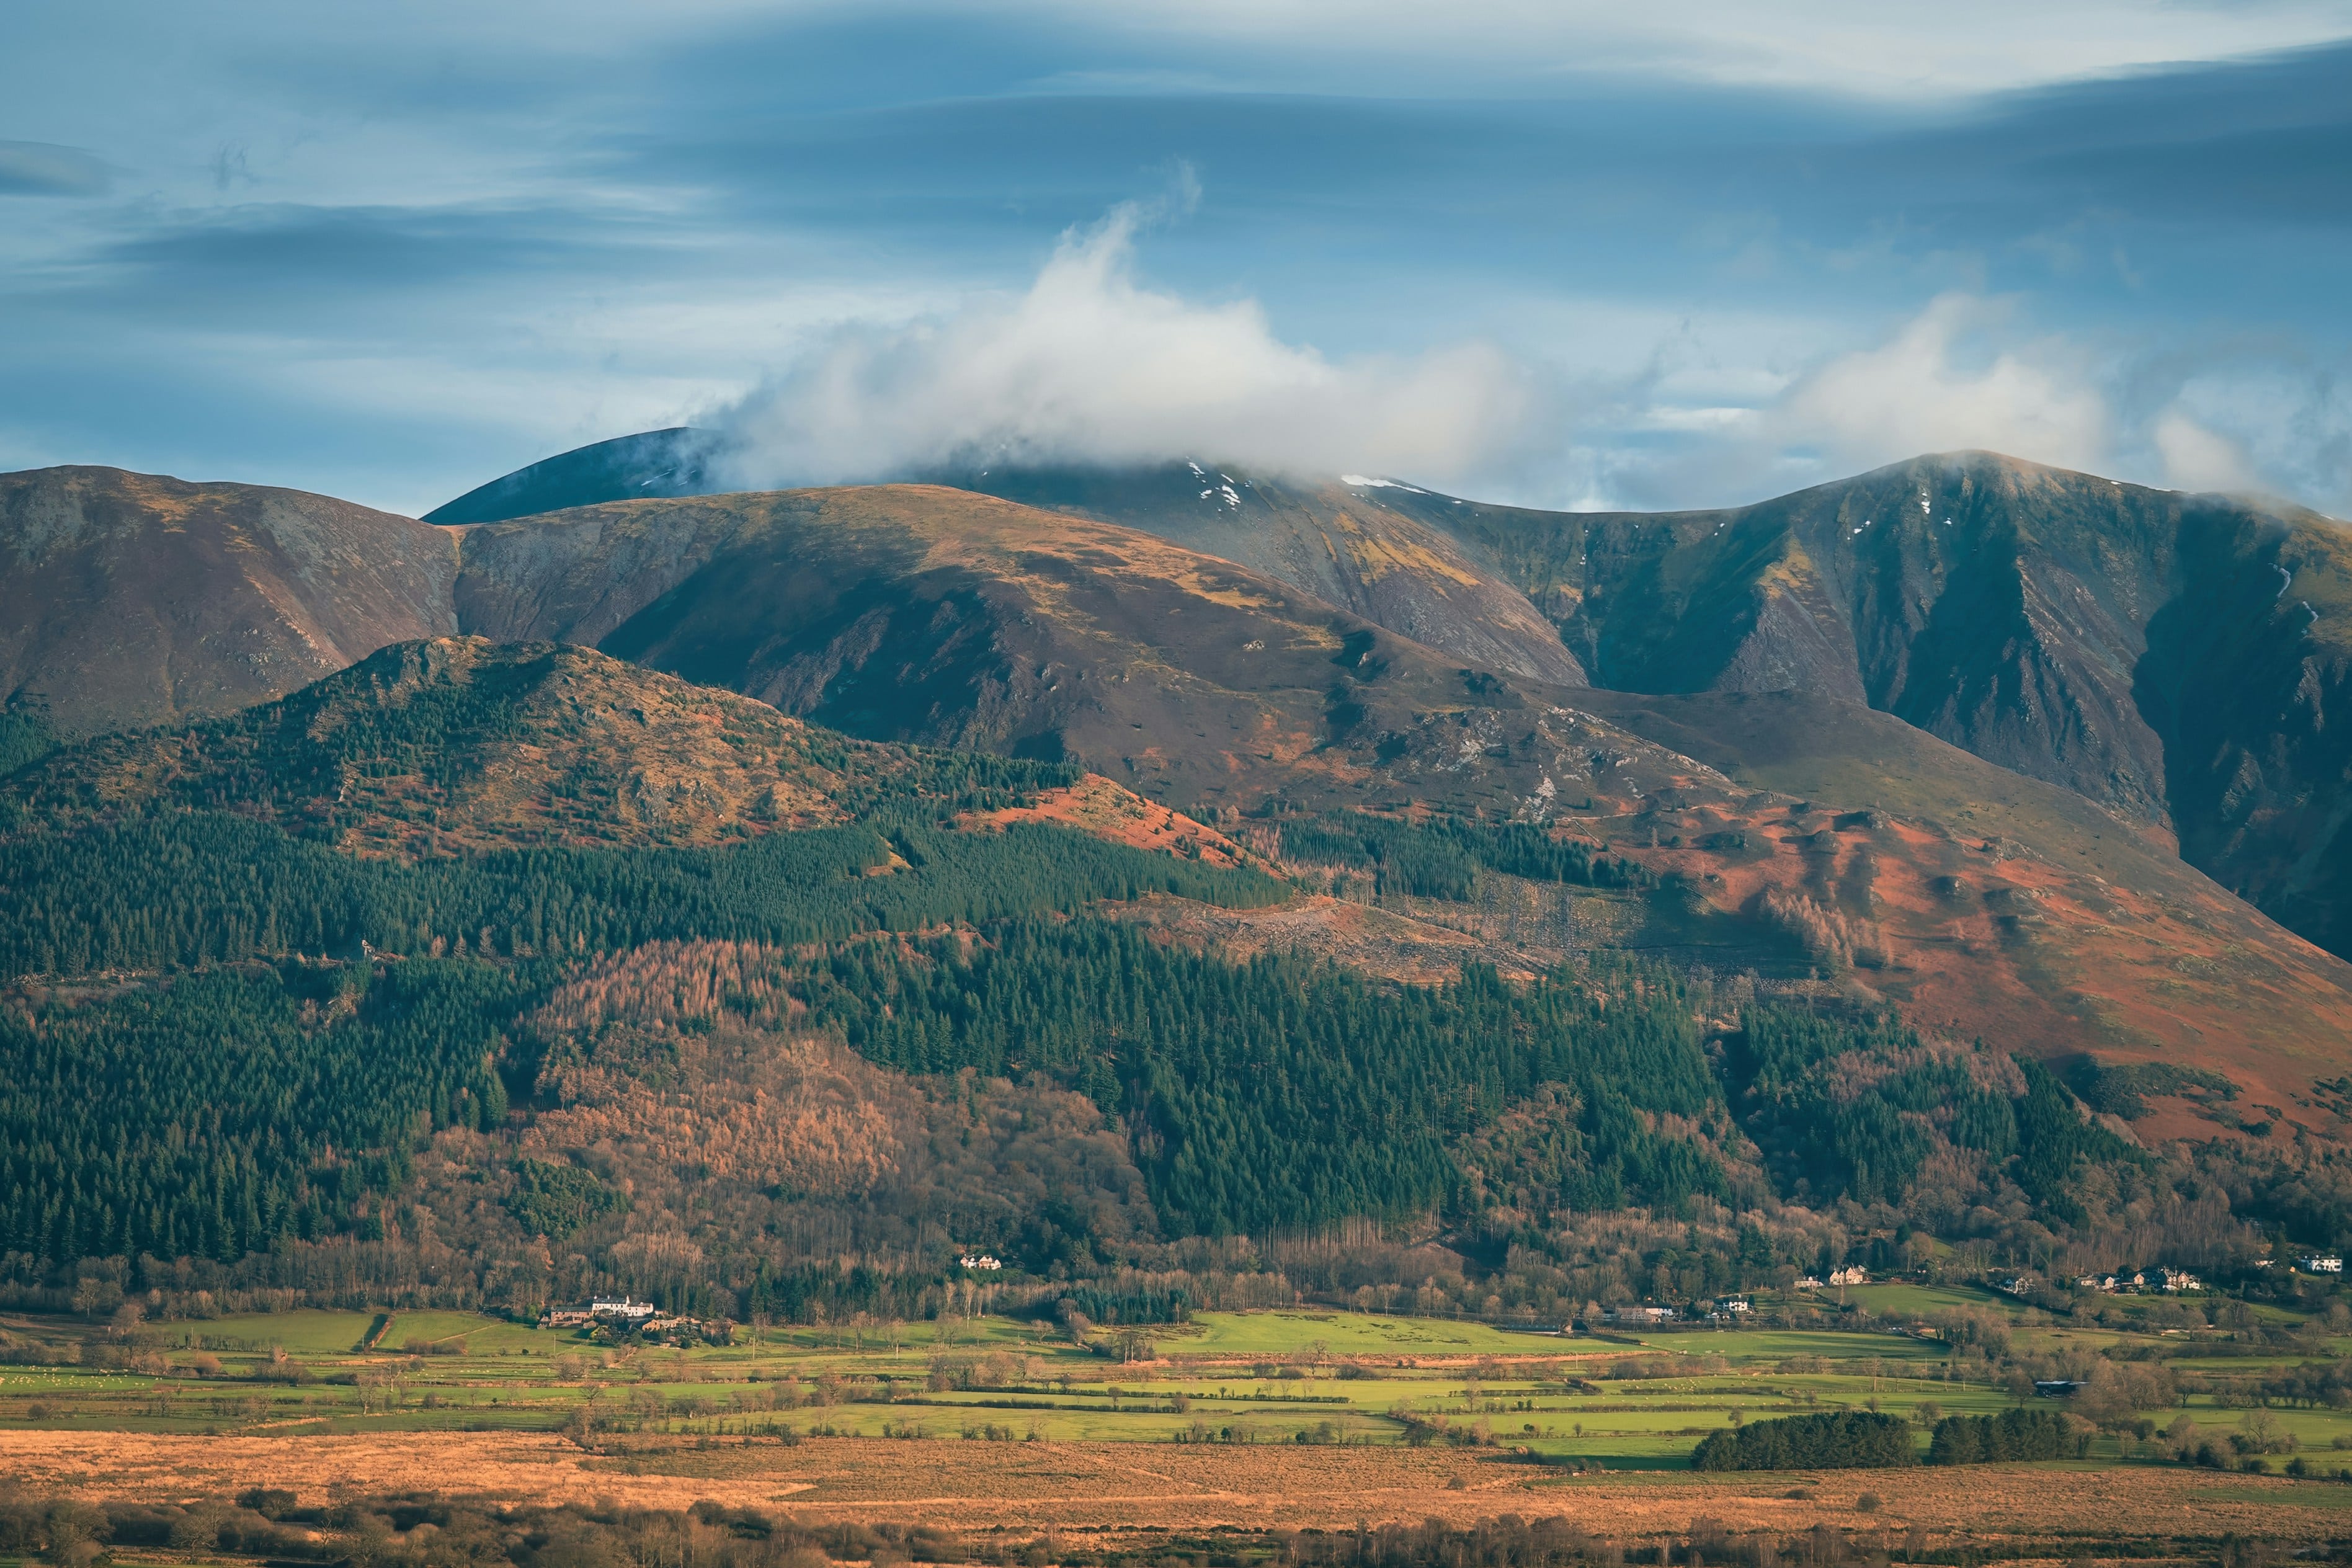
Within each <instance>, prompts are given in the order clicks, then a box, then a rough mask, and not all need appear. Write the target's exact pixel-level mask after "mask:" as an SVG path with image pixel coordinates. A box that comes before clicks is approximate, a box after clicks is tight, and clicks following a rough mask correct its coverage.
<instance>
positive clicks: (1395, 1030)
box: [802, 921, 1724, 1235]
mask: <svg viewBox="0 0 2352 1568" xmlns="http://www.w3.org/2000/svg"><path fill="white" fill-rule="evenodd" d="M990 934H991V937H992V941H990V942H988V943H987V944H985V945H982V946H979V947H977V948H974V949H972V950H971V951H969V952H967V951H966V949H965V946H964V944H963V943H961V942H958V941H956V940H954V939H942V940H940V941H935V942H925V943H919V944H915V945H913V946H908V945H905V944H895V943H894V944H889V945H887V946H885V945H882V944H876V943H861V944H856V945H854V946H851V947H848V948H845V949H843V950H840V951H837V952H835V953H834V954H833V955H832V956H831V957H830V958H829V959H828V960H826V961H824V963H821V964H818V965H815V966H813V967H812V968H811V969H810V970H809V971H808V973H806V975H805V976H804V978H803V982H802V984H803V987H804V994H805V995H806V998H807V1001H808V1005H809V1008H810V1013H811V1016H812V1017H813V1018H814V1020H815V1021H817V1022H820V1023H824V1024H829V1025H832V1026H836V1027H839V1028H840V1029H841V1030H842V1031H843V1033H844V1035H845V1037H846V1038H847V1039H848V1041H849V1043H850V1044H851V1045H852V1046H853V1047H856V1049H857V1050H858V1051H860V1052H861V1053H863V1054H864V1055H865V1056H866V1057H867V1058H870V1059H872V1060H874V1061H877V1062H879V1063H882V1064H884V1065H886V1066H888V1067H894V1068H902V1069H904V1070H906V1071H909V1072H923V1073H938V1072H950V1071H954V1070H957V1069H959V1068H974V1069H977V1070H978V1071H980V1072H982V1073H986V1074H990V1075H996V1076H1008V1077H1013V1076H1019V1075H1022V1074H1024V1073H1029V1072H1044V1073H1046V1074H1049V1075H1051V1076H1052V1077H1053V1078H1055V1079H1057V1080H1058V1081H1060V1082H1062V1083H1063V1084H1065V1085H1066V1086H1067V1087H1069V1088H1072V1089H1077V1090H1079V1091H1080V1092H1082V1093H1085V1094H1087V1096H1089V1097H1090V1098H1092V1099H1093V1100H1095V1101H1096V1103H1097V1104H1098V1105H1100V1106H1101V1107H1102V1108H1103V1109H1104V1110H1107V1111H1116V1112H1118V1114H1119V1115H1121V1116H1122V1117H1124V1118H1125V1119H1126V1121H1127V1125H1128V1128H1129V1135H1130V1137H1131V1138H1132V1140H1133V1142H1134V1144H1135V1147H1136V1152H1137V1155H1138V1163H1139V1165H1140V1166H1141V1167H1142V1169H1143V1171H1144V1173H1145V1175H1146V1177H1147V1179H1148V1180H1149V1181H1150V1184H1151V1196H1152V1201H1153V1203H1154V1204H1155V1205H1157V1206H1158V1208H1159V1210H1160V1218H1161V1221H1162V1223H1163V1225H1166V1226H1171V1227H1173V1228H1174V1229H1175V1230H1176V1231H1178V1232H1180V1233H1195V1234H1209V1235H1220V1234H1230V1233H1234V1232H1242V1233H1249V1234H1263V1233H1265V1232H1266V1231H1268V1230H1271V1229H1276V1228H1280V1227H1285V1226H1301V1225H1315V1224H1321V1223H1324V1222H1328V1221H1331V1220H1336V1219H1339V1218H1343V1217H1346V1216H1348V1215H1404V1214H1408V1213H1414V1212H1420V1211H1423V1210H1426V1209H1429V1208H1431V1207H1433V1206H1434V1205H1438V1204H1439V1203H1440V1202H1441V1201H1442V1200H1443V1199H1444V1198H1445V1197H1446V1195H1447V1194H1448V1192H1449V1190H1450V1186H1451V1184H1452V1182H1453V1180H1454V1165H1453V1163H1452V1161H1451V1159H1450V1157H1449V1154H1448V1145H1449V1143H1450V1142H1451V1141H1452V1140H1454V1139H1456V1138H1458V1137H1460V1136H1462V1135H1463V1134H1465V1133H1467V1132H1469V1131H1472V1130H1473V1129H1475V1128H1477V1127H1480V1126H1482V1125H1485V1124H1486V1123H1488V1122H1491V1121H1494V1120H1495V1119H1496V1117H1497V1116H1499V1115H1500V1114H1501V1113H1502V1111H1503V1110H1504V1109H1505V1108H1506V1107H1507V1106H1509V1105H1512V1104H1515V1103H1517V1102H1518V1101H1520V1100H1525V1099H1527V1098H1528V1096H1530V1095H1531V1094H1533V1093H1534V1092H1535V1090H1536V1089H1537V1088H1538V1086H1539V1085H1544V1084H1573V1085H1575V1086H1577V1089H1578V1091H1579V1093H1580V1095H1581V1096H1582V1103H1581V1106H1580V1111H1579V1115H1578V1118H1577V1121H1576V1123H1575V1125H1574V1126H1573V1128H1572V1129H1569V1130H1566V1132H1565V1146H1564V1147H1563V1148H1562V1149H1561V1150H1560V1153H1561V1155H1562V1158H1561V1159H1560V1161H1559V1168H1558V1171H1557V1187H1556V1191H1555V1192H1554V1194H1553V1198H1554V1205H1555V1206H1564V1207H1570V1208H1577V1209H1603V1208H1618V1207H1622V1206H1623V1205H1624V1204H1625V1203H1626V1202H1627V1201H1629V1200H1640V1201H1647V1202H1652V1203H1657V1204H1664V1205H1672V1204H1675V1203H1677V1202H1679V1201H1680V1200H1681V1199H1683V1198H1685V1197H1686V1196H1688V1195H1689V1194H1693V1193H1696V1192H1706V1193H1714V1194H1720V1193H1721V1192H1722V1191H1723V1190H1724V1178H1723V1173H1722V1168H1721V1166H1720V1164H1719V1163H1717V1161H1716V1160H1715V1159H1713V1158H1712V1157H1711V1156H1710V1155H1708V1154H1707V1153H1706V1152H1703V1151H1701V1150H1699V1149H1697V1148H1696V1147H1695V1146H1694V1145H1693V1144H1692V1143H1691V1142H1689V1141H1688V1140H1686V1139H1677V1138H1673V1137H1669V1136H1666V1135H1664V1134H1662V1133H1661V1132H1659V1131H1656V1130H1655V1128H1654V1121H1653V1118H1654V1115H1655V1113H1660V1112H1664V1113H1670V1114H1673V1115H1675V1116H1680V1117H1685V1118H1697V1117H1699V1116H1701V1115H1703V1114H1704V1113H1706V1111H1707V1110H1708V1108H1709V1107H1711V1106H1717V1105H1719V1104H1720V1099H1719V1094H1718V1091H1717V1086H1716V1083H1715V1080H1714V1078H1713V1076H1712V1074H1711V1072H1710V1070H1709V1066H1708V1062H1707V1058H1706V1052H1705V1050H1704V1049H1703V1048H1702V1044H1701V1039H1700V1036H1699V1032H1698V1028H1697V1026H1696V1021H1695V1020H1694V1019H1693V1017H1692V1016H1691V1009H1690V1006H1689V1004H1688V1001H1687V998H1686V997H1685V994H1684V993H1683V991H1682V988H1681V986H1680V985H1679V984H1678V983H1677V982H1676V981H1675V979H1674V977H1673V976H1672V975H1671V974H1670V973H1668V972H1667V971H1665V970H1664V969H1663V968H1656V967H1650V966H1643V965H1633V964H1627V965H1623V966H1620V967H1613V968H1612V967H1609V966H1605V965H1595V966H1594V967H1593V968H1592V970H1591V971H1590V972H1589V973H1561V974H1557V975H1553V976H1550V977H1548V978H1545V979H1542V980H1538V981H1537V982H1535V983H1534V984H1528V985H1525V986H1518V985H1512V984H1507V983H1505V982H1504V981H1503V980H1501V979H1500V978H1499V977H1498V976H1496V973H1494V972H1493V971H1492V970H1491V969H1486V968H1484V967H1481V966H1478V965H1475V964H1474V965H1468V966H1465V969H1464V971H1463V973H1462V977H1461V979H1460V980H1459V981H1458V982H1457V983H1455V984H1450V985H1444V986H1418V985H1407V986H1396V987H1391V986H1386V985H1381V984H1376V983H1374V982H1372V981H1370V980H1368V979H1366V978H1365V977H1363V976H1362V975H1360V974H1359V973H1354V972H1352V971H1349V970H1344V969H1340V968H1339V967H1337V966H1334V965H1330V964H1325V963H1311V962H1307V961H1305V960H1301V959H1296V958H1290V957H1281V956H1261V957H1258V958H1255V959H1253V960H1252V961H1250V962H1249V963H1244V964H1235V963H1228V962H1225V961H1223V960H1222V959H1218V958H1214V957H1210V956H1206V955H1202V954H1199V953H1193V952H1185V951H1182V950H1181V949H1175V948H1171V947H1168V946H1164V945H1162V944H1160V943H1159V942H1154V941H1152V940H1151V938H1150V934H1149V933H1147V932H1145V931H1140V930H1139V929H1137V928H1135V927H1133V926H1131V925H1127V924H1124V923H1119V922H1113V921H1055V922H1047V921H1016V922H1012V923H1010V924H1008V925H1006V926H1004V927H1003V928H1000V929H998V930H996V931H992V932H991V933H990Z"/></svg>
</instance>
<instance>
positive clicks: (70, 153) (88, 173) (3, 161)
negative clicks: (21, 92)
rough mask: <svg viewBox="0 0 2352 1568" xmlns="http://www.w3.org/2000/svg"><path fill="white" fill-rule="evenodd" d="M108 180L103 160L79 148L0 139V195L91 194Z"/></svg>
mask: <svg viewBox="0 0 2352 1568" xmlns="http://www.w3.org/2000/svg"><path fill="white" fill-rule="evenodd" d="M109 183H110V179H109V174H108V171H107V167H106V164H105V163H104V161H103V160H101V159H99V158H97V157H95V156H93V155H92V154H90V153H85V152H83V151H82V150H81V149H80V148H79V147H58V146H53V145H52V144H50V143H49V142H0V195H5V196H94V195H98V194H99V193H100V192H102V191H104V190H105V189H106V187H107V185H108V184H109Z"/></svg>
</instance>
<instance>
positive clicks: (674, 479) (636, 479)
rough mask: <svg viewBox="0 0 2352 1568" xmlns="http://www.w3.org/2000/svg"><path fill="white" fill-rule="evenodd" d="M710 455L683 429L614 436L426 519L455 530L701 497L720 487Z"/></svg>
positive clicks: (484, 488)
mask: <svg viewBox="0 0 2352 1568" xmlns="http://www.w3.org/2000/svg"><path fill="white" fill-rule="evenodd" d="M710 451H711V437H710V436H709V434H708V433H707V432H705V431H700V430H693V429H688V428H687V427H685V426H677V427H674V428H671V429H668V430H646V431H644V432H642V433H640V434H638V435H635V436H618V437H614V438H613V439H612V440H609V441H598V442H595V443H593V444H592V445H590V446H586V447H577V448H575V449H574V450H572V451H569V452H562V453H558V454H557V455H556V456H554V457H552V458H542V459H541V460H540V461H539V462H536V463H532V464H530V465H528V466H526V467H524V468H517V469H516V470H515V471H514V472H513V473H511V474H508V475H506V476H505V477H504V478H502V479H492V480H491V481H490V482H489V483H488V484H486V485H481V486H478V487H477V488H476V489H470V490H467V492H466V493H465V494H464V495H461V496H459V497H458V498H457V500H453V501H449V502H446V504H444V505H441V506H436V507H435V508H434V509H433V510H431V511H428V512H426V513H425V521H427V522H433V523H440V524H443V525H445V526H453V527H454V526H461V525H463V524H466V523H472V522H504V521H507V520H508V519H509V518H515V517H530V516H532V515H534V514H536V513H539V512H542V511H561V510H563V509H564V508H565V507H572V506H593V505H595V504H596V503H597V502H598V501H606V500H640V499H643V498H646V497H656V496H694V495H704V494H707V493H709V491H710V490H712V489H717V488H718V483H717V479H716V477H715V476H714V475H713V474H712V473H711V472H710V471H709V457H710Z"/></svg>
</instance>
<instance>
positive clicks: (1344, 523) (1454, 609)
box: [942, 462, 1585, 686]
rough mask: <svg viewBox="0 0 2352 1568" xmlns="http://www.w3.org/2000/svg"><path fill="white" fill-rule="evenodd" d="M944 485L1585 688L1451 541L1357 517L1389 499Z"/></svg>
mask: <svg viewBox="0 0 2352 1568" xmlns="http://www.w3.org/2000/svg"><path fill="white" fill-rule="evenodd" d="M942 482H944V483H950V484H953V485H956V486H958V487H960V488H961V489H970V490H978V491H980V492H981V493H982V494H984V495H993V496H1001V497H1003V498H1004V499H1005V500H1015V501H1019V502H1021V503H1022V504H1023V505H1024V506H1034V507H1040V508H1043V509H1045V510H1051V511H1064V512H1068V513H1071V514H1072V515H1075V516H1079V517H1091V518H1097V519H1099V520H1100V521H1105V522H1116V523H1119V524H1122V525H1124V526H1126V527H1129V528H1134V529H1140V530H1142V531H1144V532H1146V533H1154V534H1158V535H1159V536H1160V538H1162V539H1167V540H1171V541H1173V542H1176V543H1178V544H1181V545H1183V546H1185V547H1186V548H1187V549H1191V550H1197V551H1200V552H1202V553H1203V554H1207V555H1215V556H1220V557H1222V558H1223V559H1224V560H1227V561H1233V562H1237V563H1240V564H1242V565H1244V566H1247V567H1249V568H1250V569H1251V570H1252V571H1254V572H1257V573H1259V574H1262V575H1265V576H1267V577H1271V578H1273V579H1275V580H1276V582H1280V583H1287V584H1290V585H1291V586H1292V587H1294V588H1297V589H1301V590H1303V591H1304V592H1306V593H1309V594H1312V595H1315V596H1316V597H1317V598H1319V599H1322V600H1325V601H1327V602H1328V603H1330V604H1334V605H1340V606H1341V607H1343V608H1345V609H1349V610H1352V611H1354V612H1355V613H1356V614H1357V615H1360V616H1363V617H1364V619H1366V620H1368V621H1370V622H1371V623H1373V624H1374V625H1375V626H1386V627H1387V628H1388V629H1389V630H1391V631H1392V632H1395V633H1397V634H1398V635H1400V636H1402V637H1411V638H1412V639H1413V640H1414V641H1415V642H1419V643H1423V644H1425V645H1426V646H1428V647H1433V648H1437V649H1440V650H1442V651H1444V652H1445V653H1448V654H1452V655H1454V656H1455V657H1457V658H1464V659H1467V660H1469V661H1470V662H1471V663H1473V664H1475V665H1478V666H1481V667H1483V668H1487V669H1495V670H1500V671H1502V672H1503V673H1505V674H1509V675H1518V676H1525V677H1527V678H1528V679H1535V680H1548V681H1552V682H1555V683H1558V684H1563V685H1569V686H1581V685H1583V684H1585V672H1584V668H1583V667H1582V666H1581V665H1580V664H1579V663H1578V662H1577V660H1576V657H1575V656H1574V655H1573V654H1571V653H1570V652H1569V651H1568V649H1567V647H1565V646H1564V645H1563V644H1562V643H1561V642H1560V639H1559V634H1558V633H1557V632H1555V631H1554V630H1553V629H1552V627H1551V626H1550V624H1549V622H1547V621H1546V620H1545V619H1544V617H1543V616H1541V615H1540V614H1539V613H1538V611H1537V610H1536V608H1535V606H1534V605H1531V604H1529V603H1528V600H1527V598H1526V596H1525V595H1522V594H1521V593H1520V592H1519V591H1518V590H1517V588H1515V587H1513V586H1512V585H1511V584H1509V583H1507V582H1505V581H1503V580H1502V578H1501V577H1500V576H1499V575H1497V574H1496V573H1495V572H1494V571H1492V570H1491V569H1490V568H1489V567H1488V566H1487V565H1486V563H1484V562H1482V561H1480V560H1478V559H1476V558H1475V556H1473V555H1472V554H1470V553H1469V552H1465V550H1464V549H1463V548H1462V546H1461V545H1460V544H1459V543H1457V542H1455V541H1454V538H1453V536H1452V535H1451V534H1449V533H1447V532H1446V531H1444V530H1443V529H1441V528H1436V527H1433V526H1430V525H1429V524H1427V523H1424V522H1423V521H1420V520H1418V519H1415V518H1412V517H1408V516H1405V515H1403V514H1402V513H1401V512H1398V511H1396V510H1391V509H1387V508H1382V507H1379V506H1370V505H1366V504H1364V498H1365V496H1366V495H1367V494H1368V493H1371V492H1373V491H1374V490H1377V489H1386V488H1390V487H1386V486H1372V485H1369V484H1367V485H1359V486H1356V487H1352V488H1351V487H1349V486H1348V485H1346V484H1314V483H1310V482H1307V481H1301V480H1292V479H1281V478H1277V477H1271V476H1268V475H1265V474H1249V473H1244V474H1239V475H1236V474H1233V473H1228V472H1226V471H1224V470H1223V469H1220V468H1202V466H1201V465H1200V464H1198V463H1193V462H1184V463H1170V464H1166V465H1164V466H1162V467H1160V468H1123V469H1112V468H995V469H990V470H987V471H984V472H962V473H958V474H955V475H952V476H944V477H943V478H942Z"/></svg>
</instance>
